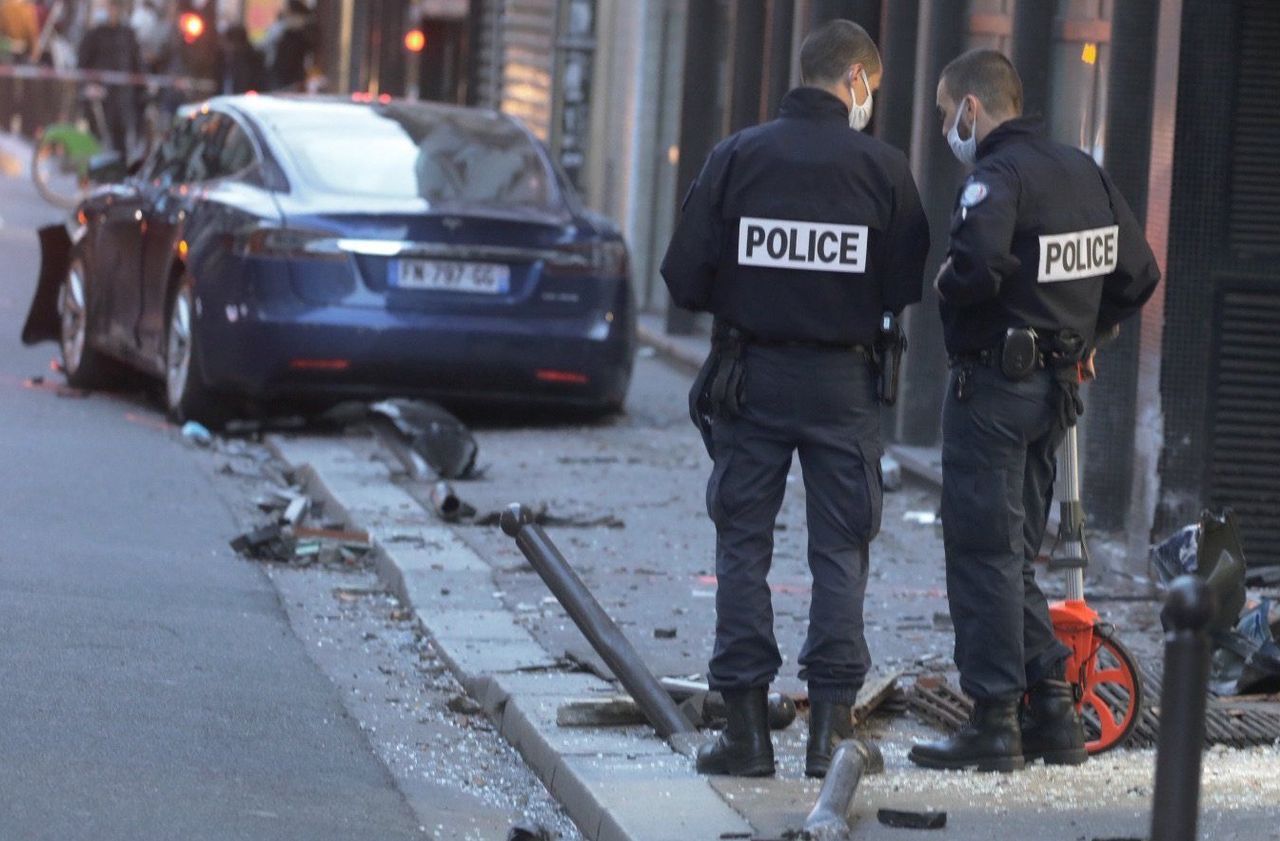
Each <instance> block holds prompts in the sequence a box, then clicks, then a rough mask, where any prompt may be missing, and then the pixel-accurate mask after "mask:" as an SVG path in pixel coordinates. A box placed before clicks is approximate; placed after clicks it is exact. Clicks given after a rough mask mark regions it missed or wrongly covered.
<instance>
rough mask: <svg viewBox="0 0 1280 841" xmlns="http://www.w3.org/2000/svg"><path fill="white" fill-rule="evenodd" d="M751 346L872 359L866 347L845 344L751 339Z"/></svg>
mask: <svg viewBox="0 0 1280 841" xmlns="http://www.w3.org/2000/svg"><path fill="white" fill-rule="evenodd" d="M747 344H749V345H755V346H756V347H785V348H807V349H810V350H840V351H847V352H849V353H854V354H857V355H858V356H862V357H864V358H866V359H870V358H871V349H870V348H869V347H867V346H866V345H851V344H845V343H843V342H819V341H811V340H803V339H795V340H793V339H755V338H753V339H750V340H748V341H747Z"/></svg>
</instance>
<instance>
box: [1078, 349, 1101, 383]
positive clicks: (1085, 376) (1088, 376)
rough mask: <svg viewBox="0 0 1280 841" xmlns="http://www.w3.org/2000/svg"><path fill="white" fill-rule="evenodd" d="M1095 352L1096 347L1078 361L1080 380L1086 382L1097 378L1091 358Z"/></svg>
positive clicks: (1096, 370)
mask: <svg viewBox="0 0 1280 841" xmlns="http://www.w3.org/2000/svg"><path fill="white" fill-rule="evenodd" d="M1097 353H1098V351H1097V349H1094V350H1091V351H1089V355H1088V356H1086V357H1085V358H1084V360H1083V361H1082V362H1081V363H1080V382H1082V383H1087V382H1089V381H1091V380H1096V379H1097V378H1098V369H1097V368H1095V367H1094V364H1093V358H1094V357H1095V356H1096V355H1097Z"/></svg>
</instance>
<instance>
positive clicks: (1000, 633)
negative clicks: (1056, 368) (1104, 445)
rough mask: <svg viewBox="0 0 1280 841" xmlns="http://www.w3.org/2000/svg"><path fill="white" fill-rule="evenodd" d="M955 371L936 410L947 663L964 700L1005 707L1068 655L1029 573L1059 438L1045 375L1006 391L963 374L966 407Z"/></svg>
mask: <svg viewBox="0 0 1280 841" xmlns="http://www.w3.org/2000/svg"><path fill="white" fill-rule="evenodd" d="M958 371H959V369H953V370H952V372H951V382H950V386H951V387H950V388H949V389H948V391H947V397H946V401H945V403H944V404H943V410H942V533H943V540H944V543H945V546H946V557H947V561H946V563H947V598H948V601H949V602H950V605H951V619H952V622H953V623H954V624H955V629H956V648H955V659H956V665H957V666H958V667H959V669H960V687H961V689H963V690H964V692H965V694H967V695H969V697H971V698H973V699H975V700H979V701H1009V700H1013V699H1016V698H1020V697H1021V696H1022V694H1023V693H1024V692H1025V691H1026V689H1027V687H1028V686H1034V685H1035V684H1036V683H1038V682H1039V681H1040V680H1042V679H1044V678H1046V677H1061V669H1062V664H1063V662H1064V661H1065V660H1066V657H1067V655H1068V653H1069V652H1068V651H1067V648H1066V647H1065V646H1064V645H1062V643H1060V642H1059V641H1058V639H1057V638H1056V637H1055V636H1054V634H1053V625H1052V623H1051V622H1050V621H1049V606H1048V602H1047V601H1046V600H1045V596H1044V593H1042V592H1041V591H1040V587H1039V586H1038V585H1037V584H1036V577H1035V570H1034V568H1033V567H1032V565H1031V564H1032V560H1033V559H1034V558H1035V556H1036V554H1037V553H1038V552H1039V550H1040V543H1041V541H1042V540H1043V539H1044V531H1045V524H1046V523H1047V521H1048V518H1049V506H1050V505H1051V504H1052V502H1053V482H1054V477H1055V475H1056V473H1057V462H1056V459H1055V455H1054V454H1055V452H1056V450H1057V448H1058V445H1059V444H1060V443H1061V442H1062V439H1063V437H1064V435H1065V433H1066V430H1065V429H1063V428H1062V427H1061V424H1060V422H1059V421H1058V420H1057V418H1058V413H1057V411H1056V408H1055V402H1054V401H1055V399H1056V398H1055V393H1054V386H1053V383H1052V379H1051V375H1050V373H1049V372H1048V371H1037V372H1036V373H1035V374H1033V375H1032V376H1031V377H1030V378H1028V379H1026V380H1023V381H1021V382H1011V381H1010V380H1008V379H1007V378H1006V377H1005V376H1004V375H1003V374H1002V373H1000V372H999V371H996V370H994V369H991V368H987V367H983V366H975V367H972V368H970V369H969V373H968V376H969V378H970V384H969V389H970V390H971V394H970V395H969V396H968V398H967V399H965V400H961V399H959V398H958V397H957V395H956V380H957V377H958Z"/></svg>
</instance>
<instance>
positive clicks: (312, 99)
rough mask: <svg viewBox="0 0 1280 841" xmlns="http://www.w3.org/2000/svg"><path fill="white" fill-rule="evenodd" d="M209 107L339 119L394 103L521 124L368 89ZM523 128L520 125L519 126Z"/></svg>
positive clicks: (264, 115)
mask: <svg viewBox="0 0 1280 841" xmlns="http://www.w3.org/2000/svg"><path fill="white" fill-rule="evenodd" d="M207 103H208V104H209V105H210V106H212V107H218V106H227V107H231V108H234V109H235V110H236V111H239V112H240V113H242V114H244V115H246V116H248V117H251V118H258V119H262V120H266V121H270V120H271V118H273V117H289V116H308V117H314V118H317V119H320V118H323V117H325V116H326V115H328V116H332V117H333V119H334V120H335V121H340V120H341V119H342V115H343V113H344V112H348V113H349V112H350V111H351V109H355V108H359V109H366V108H372V107H375V106H386V105H394V106H396V107H397V108H398V109H404V108H410V109H413V110H415V111H420V112H422V113H423V114H428V115H439V116H441V117H446V116H448V117H452V118H454V119H461V120H463V121H465V122H467V123H471V124H472V125H475V126H476V127H477V128H479V127H482V126H483V125H484V124H486V123H489V124H492V123H508V124H515V125H517V126H520V123H519V122H518V121H517V120H514V119H512V118H511V117H510V116H508V115H506V114H503V113H500V112H498V111H495V110H493V109H491V108H477V107H471V106H462V105H452V104H448V103H443V102H425V101H422V100H415V99H398V98H394V97H389V96H385V95H383V96H374V95H373V94H368V93H362V92H358V93H354V94H351V95H350V96H337V95H318V96H317V95H308V94H256V93H250V94H236V95H232V96H216V97H213V98H212V99H209V100H207ZM203 104H204V103H194V104H192V105H189V106H187V107H188V108H192V109H193V110H194V109H199V108H201V107H202V105H203ZM521 128H523V126H521Z"/></svg>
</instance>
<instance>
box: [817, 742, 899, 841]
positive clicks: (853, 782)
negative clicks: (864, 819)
mask: <svg viewBox="0 0 1280 841" xmlns="http://www.w3.org/2000/svg"><path fill="white" fill-rule="evenodd" d="M878 752H879V749H878V748H876V747H875V746H873V745H869V744H867V743H865V742H862V741H859V740H858V739H846V740H844V741H843V742H841V743H840V744H839V745H837V746H836V752H835V753H834V754H833V755H832V756H831V768H830V770H828V771H827V777H826V779H824V780H823V781H822V790H821V791H819V792H818V802H817V803H815V804H814V806H813V811H811V812H810V813H809V817H807V818H805V820H804V832H805V837H806V838H809V839H812V841H846V839H849V838H851V837H852V832H851V830H850V828H849V813H850V812H851V811H852V810H853V796H854V795H855V794H857V792H858V783H860V782H862V775H863V774H864V773H866V772H867V771H868V770H869V769H870V766H871V765H872V764H873V763H874V762H875V754H876V753H878ZM881 762H882V763H883V760H882V761H881Z"/></svg>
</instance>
